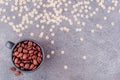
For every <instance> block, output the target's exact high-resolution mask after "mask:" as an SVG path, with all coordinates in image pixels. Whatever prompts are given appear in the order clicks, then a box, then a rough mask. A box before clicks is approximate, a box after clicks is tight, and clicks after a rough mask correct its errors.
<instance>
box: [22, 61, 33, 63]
mask: <svg viewBox="0 0 120 80" xmlns="http://www.w3.org/2000/svg"><path fill="white" fill-rule="evenodd" d="M22 62H23V63H30V62H31V61H30V60H25V61H22Z"/></svg>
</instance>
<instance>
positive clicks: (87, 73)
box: [0, 0, 120, 80]
mask: <svg viewBox="0 0 120 80" xmlns="http://www.w3.org/2000/svg"><path fill="white" fill-rule="evenodd" d="M71 1H73V0H71ZM76 1H77V0H76ZM105 2H106V3H107V4H105V5H108V6H109V5H110V6H112V4H111V1H109V0H105ZM119 2H120V1H119ZM10 3H11V4H12V2H10ZM11 4H9V6H10V5H11ZM73 4H75V2H74V1H73ZM91 5H92V6H93V7H92V9H94V8H95V7H96V5H98V4H95V5H94V4H91ZM0 6H1V7H3V8H4V5H0ZM98 8H99V11H98V12H97V14H96V15H94V16H93V17H90V18H88V19H84V18H79V20H80V21H84V22H86V25H85V26H84V27H82V29H83V30H82V31H81V32H75V29H76V28H77V27H79V25H77V24H76V23H74V24H73V25H72V26H71V27H70V32H68V33H66V32H62V31H60V30H59V26H60V25H62V26H63V25H65V26H69V24H65V23H64V22H62V23H61V24H60V25H59V26H56V28H55V30H54V33H55V37H50V39H52V40H54V41H55V44H54V45H51V44H50V40H46V39H45V38H42V39H40V38H39V37H38V34H39V32H41V31H43V32H45V34H46V35H49V34H50V32H48V29H49V26H50V25H46V26H45V29H44V30H41V29H36V28H35V27H34V25H35V24H36V23H34V24H33V25H30V26H31V28H28V29H27V30H24V31H22V32H21V33H23V37H19V36H18V34H19V33H16V32H14V31H13V29H12V27H11V26H9V25H8V24H7V23H3V22H1V23H0V80H119V79H120V22H119V21H120V14H119V13H118V10H119V8H120V5H119V4H118V6H117V7H115V10H114V11H112V12H110V13H107V10H106V9H105V10H104V9H102V8H101V7H98ZM69 9H70V10H72V9H71V8H69ZM10 13H11V12H7V16H9V15H10ZM69 13H70V11H68V12H66V13H65V14H67V16H68V17H71V16H73V15H71V14H69ZM3 15H4V14H2V15H0V17H2V16H3ZM104 16H106V17H107V20H105V21H104V20H103V17H104ZM16 20H17V19H16ZM18 21H19V20H18ZM73 21H74V20H73ZM111 22H114V23H115V25H114V26H112V25H111ZM96 24H100V25H102V26H103V29H102V30H100V29H97V28H96ZM91 29H94V30H95V32H94V33H91V32H90V30H91ZM30 32H34V36H33V37H31V36H29V34H30ZM80 37H83V38H84V41H83V42H81V41H80V40H79V38H80ZM28 38H29V39H34V40H36V41H37V42H39V43H40V45H42V46H43V48H44V50H45V55H47V54H50V51H51V50H55V54H54V55H51V54H50V55H51V57H50V59H47V58H45V61H44V63H43V65H42V66H41V68H40V69H38V70H37V71H35V72H32V73H27V72H26V73H22V75H20V76H19V77H15V76H14V73H13V72H11V71H10V70H9V68H10V67H11V66H13V64H12V62H11V50H10V49H7V48H6V47H5V43H6V41H13V42H15V43H17V42H18V41H19V40H22V39H28ZM61 50H64V51H65V54H63V55H62V54H61V53H60V52H61ZM83 56H86V60H84V59H83ZM64 65H67V66H68V69H67V70H65V69H64Z"/></svg>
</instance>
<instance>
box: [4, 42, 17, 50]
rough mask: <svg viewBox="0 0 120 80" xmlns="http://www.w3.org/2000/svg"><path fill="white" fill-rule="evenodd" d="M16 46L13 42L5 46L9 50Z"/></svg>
mask: <svg viewBox="0 0 120 80" xmlns="http://www.w3.org/2000/svg"><path fill="white" fill-rule="evenodd" d="M14 45H15V43H13V42H11V41H7V42H6V44H5V46H6V47H7V48H9V49H12V48H13V46H14Z"/></svg>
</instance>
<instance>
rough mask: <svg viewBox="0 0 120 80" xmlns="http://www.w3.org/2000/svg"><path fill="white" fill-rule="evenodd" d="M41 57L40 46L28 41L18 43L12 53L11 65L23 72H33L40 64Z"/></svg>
mask: <svg viewBox="0 0 120 80" xmlns="http://www.w3.org/2000/svg"><path fill="white" fill-rule="evenodd" d="M42 57H43V56H42V51H41V48H40V46H39V45H38V44H36V43H34V42H33V41H29V40H25V41H22V42H20V43H18V44H17V45H16V46H15V48H14V50H13V52H12V60H13V63H14V64H15V66H16V67H17V68H19V69H20V70H23V71H32V70H35V69H36V68H37V67H38V66H39V64H40V63H41V62H42V59H43V58H42Z"/></svg>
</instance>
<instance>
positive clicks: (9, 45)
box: [5, 40, 45, 72]
mask: <svg viewBox="0 0 120 80" xmlns="http://www.w3.org/2000/svg"><path fill="white" fill-rule="evenodd" d="M23 41H32V42H34V43H35V44H37V45H38V46H39V47H40V49H41V54H42V56H43V57H42V61H41V63H39V65H38V66H37V68H36V69H34V70H22V69H20V68H18V67H16V65H15V64H14V62H13V59H12V54H13V51H14V49H15V47H16V45H17V44H19V43H22V42H23ZM5 46H6V47H7V48H9V49H11V50H12V51H11V60H12V63H13V65H14V66H15V67H16V68H17V69H18V70H20V71H24V72H33V71H36V70H37V69H39V68H40V66H41V65H42V63H43V61H44V57H45V56H44V50H43V48H42V47H41V46H40V45H39V44H38V43H37V42H36V41H33V40H22V41H19V42H18V43H16V44H15V43H14V42H11V41H7V42H6V44H5Z"/></svg>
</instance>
